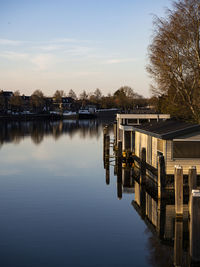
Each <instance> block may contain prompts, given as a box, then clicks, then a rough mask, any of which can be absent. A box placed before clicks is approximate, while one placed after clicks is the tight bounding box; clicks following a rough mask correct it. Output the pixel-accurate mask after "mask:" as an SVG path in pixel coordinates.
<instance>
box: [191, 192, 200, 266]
mask: <svg viewBox="0 0 200 267" xmlns="http://www.w3.org/2000/svg"><path fill="white" fill-rule="evenodd" d="M190 210H191V211H190V256H191V260H192V262H195V263H196V262H198V263H200V190H192V193H191V209H190Z"/></svg>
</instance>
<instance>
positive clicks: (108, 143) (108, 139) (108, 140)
mask: <svg viewBox="0 0 200 267" xmlns="http://www.w3.org/2000/svg"><path fill="white" fill-rule="evenodd" d="M109 155H110V136H109V135H107V136H106V157H109Z"/></svg>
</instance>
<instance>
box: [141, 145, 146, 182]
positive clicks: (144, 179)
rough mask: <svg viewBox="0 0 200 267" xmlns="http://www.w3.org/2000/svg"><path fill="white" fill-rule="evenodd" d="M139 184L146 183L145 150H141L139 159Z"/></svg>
mask: <svg viewBox="0 0 200 267" xmlns="http://www.w3.org/2000/svg"><path fill="white" fill-rule="evenodd" d="M140 174H141V175H140V183H141V184H145V182H146V148H144V147H143V148H142V151H141V159H140Z"/></svg>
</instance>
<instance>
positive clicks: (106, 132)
mask: <svg viewBox="0 0 200 267" xmlns="http://www.w3.org/2000/svg"><path fill="white" fill-rule="evenodd" d="M107 135H108V126H105V127H104V128H103V160H105V155H106V136H107Z"/></svg>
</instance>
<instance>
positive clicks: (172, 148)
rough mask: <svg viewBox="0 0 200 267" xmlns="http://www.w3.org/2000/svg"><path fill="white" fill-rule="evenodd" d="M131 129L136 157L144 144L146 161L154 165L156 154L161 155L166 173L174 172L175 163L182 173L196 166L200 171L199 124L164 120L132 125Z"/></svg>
mask: <svg viewBox="0 0 200 267" xmlns="http://www.w3.org/2000/svg"><path fill="white" fill-rule="evenodd" d="M133 130H134V131H135V155H136V156H138V157H140V155H141V150H142V148H143V147H144V148H145V149H146V157H147V158H146V160H147V163H149V164H150V165H152V166H153V167H155V168H157V164H158V161H157V160H158V156H159V155H163V156H164V158H165V167H166V174H173V173H174V166H175V165H181V166H182V167H183V173H184V174H188V169H189V167H190V166H196V167H197V172H198V174H200V125H195V124H190V123H186V122H179V121H174V120H166V121H160V122H157V123H148V124H143V125H135V126H133Z"/></svg>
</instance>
